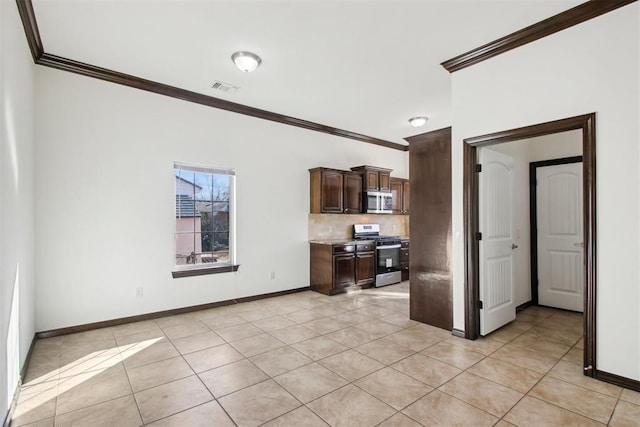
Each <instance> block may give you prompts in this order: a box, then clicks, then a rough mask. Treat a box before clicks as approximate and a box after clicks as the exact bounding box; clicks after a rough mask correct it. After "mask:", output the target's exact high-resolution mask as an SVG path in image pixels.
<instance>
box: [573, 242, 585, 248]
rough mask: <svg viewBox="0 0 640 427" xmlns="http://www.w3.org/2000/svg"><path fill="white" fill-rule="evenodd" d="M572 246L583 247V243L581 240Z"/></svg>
mask: <svg viewBox="0 0 640 427" xmlns="http://www.w3.org/2000/svg"><path fill="white" fill-rule="evenodd" d="M573 246H575V247H576V248H584V243H583V242H578V243H574V244H573Z"/></svg>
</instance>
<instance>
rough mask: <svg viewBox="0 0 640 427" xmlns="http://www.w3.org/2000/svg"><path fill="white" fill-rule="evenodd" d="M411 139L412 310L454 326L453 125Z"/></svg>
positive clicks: (431, 322)
mask: <svg viewBox="0 0 640 427" xmlns="http://www.w3.org/2000/svg"><path fill="white" fill-rule="evenodd" d="M405 139H406V140H407V141H408V142H409V182H410V183H411V189H410V191H411V197H410V199H411V216H410V219H409V233H410V238H411V256H410V259H409V272H410V278H409V280H410V287H409V295H410V312H409V315H410V318H411V319H413V320H416V321H418V322H422V323H427V324H429V325H433V326H437V327H439V328H443V329H447V330H452V328H453V301H452V299H453V296H452V282H451V128H445V129H440V130H436V131H432V132H427V133H423V134H420V135H416V136H412V137H409V138H405Z"/></svg>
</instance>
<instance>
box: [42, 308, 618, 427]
mask: <svg viewBox="0 0 640 427" xmlns="http://www.w3.org/2000/svg"><path fill="white" fill-rule="evenodd" d="M319 302H320V301H319ZM321 302H322V303H323V304H324V303H327V304H330V302H329V301H324V300H322V301H321ZM341 303H342V302H341ZM363 304H369V305H374V306H377V307H381V308H383V309H385V310H390V311H391V313H390V314H389V315H392V314H395V313H396V312H399V310H398V311H395V310H392V309H389V308H387V307H385V306H384V305H377V304H372V303H370V302H364V301H363ZM359 309H360V308H355V309H352V310H345V311H343V312H341V313H340V314H348V313H351V312H353V311H355V310H359ZM276 315H278V314H275V315H274V316H271V317H270V318H272V317H275V316H276ZM361 315H362V314H361ZM367 316H368V315H367ZM368 317H371V316H368ZM552 317H553V314H552V315H550V316H547V317H545V318H541V319H537V320H536V321H535V322H534V323H533V324H532V325H533V326H532V327H530V328H528V329H526V330H523V331H521V332H520V333H519V334H518V335H516V336H515V337H514V338H512V339H511V340H510V341H507V342H502V341H500V340H496V342H499V343H500V344H501V347H498V348H497V349H496V350H494V351H493V352H492V353H490V354H484V353H481V354H482V356H483V357H482V359H480V360H478V361H477V362H475V363H474V364H472V365H470V366H468V367H466V368H464V369H462V370H461V372H460V373H458V374H456V375H455V376H454V377H452V378H450V379H449V380H448V381H447V382H449V381H451V380H453V378H456V377H457V376H459V375H461V374H462V372H468V371H469V370H470V369H471V368H472V367H473V366H475V365H476V364H478V363H480V362H482V361H483V360H486V359H487V358H489V357H491V356H492V355H493V354H494V353H495V352H497V351H498V350H500V349H501V348H503V347H505V346H506V345H508V344H510V343H512V342H513V341H514V340H516V339H517V338H518V337H521V336H523V335H529V336H531V334H530V332H531V331H532V329H533V328H536V327H541V328H544V326H542V325H541V323H542V322H544V321H546V320H547V319H550V318H552ZM327 318H330V316H327V317H324V318H319V319H315V320H312V321H317V320H321V319H327ZM372 318H373V317H372ZM263 319H264V318H263ZM197 320H198V322H199V323H201V324H203V325H204V326H205V327H206V328H207V329H208V330H209V331H212V332H213V333H214V334H216V335H217V333H216V331H215V330H213V329H212V328H211V327H210V326H209V325H207V324H206V323H204V321H202V320H200V319H197ZM244 320H246V319H244ZM260 320H261V319H260ZM379 320H380V321H385V320H382V319H379ZM310 322H311V321H310ZM365 322H366V321H363V322H358V323H355V324H350V325H348V326H345V327H344V328H341V329H338V330H336V331H331V332H326V333H319V335H318V337H326V338H328V339H330V340H333V341H337V340H335V339H333V338H331V337H330V336H328V335H330V334H332V333H334V332H337V331H340V330H343V329H347V328H349V327H351V326H356V325H360V324H362V323H365ZM243 323H248V324H251V325H253V326H254V327H256V328H258V329H260V330H261V331H263V333H265V334H267V335H269V336H271V337H272V338H274V339H276V340H278V341H281V340H280V339H279V338H277V337H275V336H273V335H272V334H271V332H273V331H276V330H277V329H274V330H271V331H267V330H264V329H262V328H260V327H259V326H257V325H254V324H253V323H252V322H250V321H246V322H243ZM294 323H296V325H300V326H304V324H303V323H298V322H294ZM305 323H309V322H305ZM386 323H389V324H391V325H394V326H397V327H399V328H400V329H399V330H398V331H395V332H391V333H388V334H386V335H382V336H377V337H376V338H375V339H373V340H369V341H367V342H365V343H362V344H360V345H359V346H355V347H352V346H350V345H347V346H346V347H347V348H346V349H345V350H342V351H341V352H338V353H336V354H340V353H342V352H346V351H348V350H355V351H356V352H358V353H359V354H361V355H362V356H364V357H370V356H368V355H367V354H365V353H362V352H361V351H360V350H358V347H360V346H362V345H366V344H368V343H371V342H373V341H377V340H382V339H385V338H387V337H388V336H389V335H393V334H394V333H397V332H402V331H405V330H407V329H411V328H412V327H413V326H416V325H410V326H408V325H397V324H394V323H391V322H386ZM156 326H157V327H158V328H159V329H160V331H161V332H162V334H163V337H164V338H166V339H167V341H168V342H170V343H171V344H172V346H173V348H174V350H175V349H176V347H175V343H174V341H175V340H177V339H180V338H186V337H189V336H192V335H187V336H185V337H178V338H174V339H171V338H169V337H168V336H166V333H165V332H164V330H165V329H167V328H169V327H172V326H178V325H171V326H165V328H164V329H163V328H161V327H160V326H159V325H158V324H157V323H156ZM305 327H306V326H305ZM280 329H283V328H280ZM358 329H359V328H358ZM360 330H362V331H363V332H368V331H367V330H363V329H360ZM314 332H315V333H318V332H317V331H314ZM140 333H142V331H141V332H140ZM112 335H113V336H114V339H115V341H116V344H119V343H118V338H115V333H114V332H113V330H112ZM128 335H133V334H128ZM193 335H196V334H193ZM120 338H121V337H120ZM310 339H312V338H310ZM223 341H224V342H225V343H227V344H229V345H231V346H232V347H233V345H232V344H231V343H232V341H226V340H224V339H223ZM303 341H306V340H303ZM447 341H448V340H447V339H440V340H439V341H437V342H435V343H432V344H430V345H429V346H427V347H425V348H423V349H421V350H418V351H416V350H413V349H411V348H410V347H405V346H404V345H400V346H401V347H403V348H406V349H408V350H410V351H412V354H410V355H407V356H405V357H403V358H401V359H398V360H396V361H395V362H392V363H390V364H387V363H386V362H380V361H379V360H377V359H375V358H371V359H373V360H376V361H377V362H380V363H381V364H382V365H383V366H382V367H381V368H379V369H378V370H376V371H372V372H371V373H368V374H367V375H365V376H364V377H366V376H368V375H372V374H374V373H375V372H378V371H379V370H382V369H385V368H386V367H391V368H393V366H392V365H393V364H395V363H398V362H399V361H401V360H404V359H406V358H409V357H411V356H414V355H415V354H422V355H423V356H424V357H432V356H430V355H427V354H424V353H422V352H423V351H425V350H426V349H428V348H430V347H433V346H435V345H438V344H440V343H442V342H447ZM550 341H553V340H550ZM579 341H580V340H578V341H576V343H574V344H573V345H572V346H569V349H568V350H567V351H566V352H565V353H564V354H563V356H561V357H560V359H557V358H556V357H553V358H554V359H557V360H556V362H555V363H554V365H553V367H552V368H551V369H549V370H547V371H546V372H545V373H544V374H542V377H541V378H540V379H539V380H538V381H537V382H536V384H535V385H534V386H533V387H531V388H530V389H529V391H527V392H526V393H524V394H523V397H522V398H521V399H520V400H519V401H518V402H517V403H516V404H515V405H514V406H512V408H511V409H510V410H509V411H508V412H510V411H511V410H512V409H513V408H514V407H515V406H516V405H517V404H518V403H519V402H520V401H521V400H522V399H523V398H524V397H525V396H529V397H531V398H534V397H533V396H531V395H530V392H531V390H532V389H533V388H534V387H535V386H536V385H537V384H538V383H539V382H540V381H542V380H543V379H544V378H546V377H549V378H553V379H556V380H559V381H562V382H565V383H567V384H570V385H573V386H577V387H579V388H582V389H583V390H586V391H593V392H595V393H599V394H602V395H605V396H607V397H612V396H610V395H607V394H604V393H601V392H599V391H596V390H593V389H590V388H587V387H583V386H581V385H578V384H575V383H573V382H571V381H570V380H564V379H563V378H557V377H554V376H552V374H551V370H552V369H553V368H554V367H556V366H557V365H558V364H559V363H560V362H567V363H569V362H568V361H565V360H563V357H566V356H567V355H568V353H569V352H571V351H573V350H574V349H575V348H577V347H576V345H577V344H578V342H579ZM281 342H282V341H281ZM337 342H338V343H340V342H339V341H337ZM555 342H556V343H559V344H564V345H568V344H565V343H562V342H557V341H555ZM282 343H283V347H280V348H286V347H291V348H293V347H292V344H294V343H291V344H288V343H284V342H282ZM340 344H342V343H340ZM394 344H396V345H399V344H398V343H394ZM220 345H222V344H220ZM342 345H344V344H342ZM213 347H215V346H213ZM514 347H518V348H522V349H525V350H527V351H532V352H534V353H538V352H537V351H536V350H531V349H529V348H526V347H519V346H518V345H514ZM208 348H211V347H208ZM460 348H461V349H463V350H466V351H470V352H474V351H475V349H472V348H465V347H464V346H460ZM294 350H296V349H295V348H294ZM268 351H271V350H267V351H266V352H268ZM263 353H265V352H261V353H258V354H256V355H259V354H263ZM185 354H187V353H185ZM185 354H182V353H181V352H179V351H177V355H178V356H179V357H182V358H183V359H184V356H185ZM538 354H543V355H548V354H544V353H538ZM242 356H243V359H242V360H249V361H250V362H252V361H251V360H250V359H249V357H247V356H245V355H244V354H243V355H242ZM331 356H332V355H330V356H326V357H325V358H327V357H331ZM58 357H60V356H58ZM323 359H324V358H321V359H318V360H317V361H313V362H319V361H321V360H323ZM434 359H435V360H438V361H439V362H442V363H445V364H448V365H450V364H449V363H448V362H445V361H443V360H440V359H437V358H434ZM164 360H167V359H164ZM496 360H499V359H496ZM185 362H186V360H185ZM313 362H309V363H313ZM502 362H504V363H509V362H508V361H502ZM150 363H154V362H150ZM186 363H187V365H188V362H186ZM230 363H233V362H230ZM571 363H572V362H571ZM145 365H146V364H145ZM145 365H140V366H145ZM189 366H190V365H189ZM221 366H224V365H221ZM304 366H306V365H304ZM450 366H454V367H456V368H457V369H460V368H458V367H457V366H455V365H450ZM514 366H518V367H519V368H522V369H527V368H524V367H522V366H519V365H514ZM123 367H124V369H125V373H126V374H127V378H128V381H129V386H130V388H131V389H132V384H131V380H130V378H129V372H128V371H127V368H126V366H124V363H123ZM325 368H326V367H325ZM213 369H215V368H213ZM393 369H396V368H393ZM191 370H192V372H194V374H195V375H196V376H198V379H199V380H200V381H201V382H202V379H201V378H200V376H199V374H198V373H195V371H193V368H191ZM329 370H331V369H329ZM396 370H397V369H396ZM331 371H332V370H331ZM203 372H205V371H203ZM332 372H333V371H332ZM399 372H401V371H399ZM402 373H403V374H405V375H407V374H406V373H404V372H402ZM469 373H470V374H471V372H469ZM336 374H337V373H336ZM474 375H475V374H474ZM267 376H268V377H269V379H274V378H275V377H272V376H270V375H267ZM411 377H412V376H411ZM412 378H413V377H412ZM482 378H483V379H485V380H488V381H490V382H493V383H496V384H499V385H502V384H500V383H497V382H495V381H493V380H491V379H488V378H484V377H482ZM360 379H361V378H358V379H355V380H353V381H350V382H349V383H348V384H353V385H354V386H355V387H358V388H359V389H361V390H362V391H364V392H365V393H367V394H369V395H370V393H368V392H367V391H366V390H364V389H362V388H361V387H359V386H358V385H357V384H356V383H355V382H356V381H359V380H360ZM178 380H179V379H178ZM416 380H417V379H416ZM265 381H266V380H265ZM274 381H275V380H274ZM418 381H420V380H418ZM58 382H59V380H58ZM276 382H277V381H276ZM445 384H446V383H445ZM441 386H442V385H441ZM205 387H206V385H205ZM506 387H507V388H510V387H508V386H506ZM207 389H208V388H207ZM436 389H437V388H436ZM515 391H516V392H518V391H517V390H515ZM209 392H210V391H209ZM429 393H430V392H429ZM429 393H427V394H429ZM445 393H446V392H445ZM519 393H522V392H519ZM133 394H134V397H135V393H133ZM210 394H211V395H212V396H213V399H214V400H217V399H216V398H215V396H214V395H213V393H211V392H210ZM289 394H290V393H289ZM621 395H622V392H620V393H619V394H618V397H617V398H616V402H615V405H614V409H613V411H612V412H611V414H610V416H609V421H610V420H611V419H612V417H613V414H614V412H615V408H616V407H617V406H618V404H619V402H620V401H621ZM425 396H426V394H425ZM294 397H295V396H294ZM373 397H374V398H375V396H373ZM423 397H424V396H423ZM454 398H455V396H454ZM56 399H57V396H56ZM114 399H116V398H114ZM376 399H377V398H376ZM456 399H457V398H456ZM534 399H536V398H534ZM112 400H113V399H112ZM377 400H380V399H377ZM457 400H460V399H457ZM107 401H108V400H107ZM542 401H544V402H546V403H549V404H551V405H553V406H556V407H559V408H561V409H563V410H567V411H569V412H572V413H575V412H574V411H572V410H569V409H567V408H563V407H561V406H558V405H556V404H554V403H551V402H547V401H545V400H542ZM105 402H106V401H105ZM383 403H384V402H383ZM98 404H99V403H98ZM385 404H386V403H385ZM387 405H388V404H387ZM90 406H95V405H90ZM196 406H198V405H196ZM304 406H306V405H304ZM472 406H473V405H472ZM56 408H57V404H56ZM393 409H394V410H395V408H393ZM478 409H480V408H478ZM398 412H401V411H398V410H396V414H397V413H398ZM485 412H486V411H485ZM508 412H507V413H508ZM576 414H577V413H576ZM394 415H395V414H394ZM394 415H392V416H394ZM578 415H580V416H584V415H582V414H578ZM55 416H57V414H55V415H54V417H55ZM587 418H590V417H588V416H587ZM501 419H502V418H501ZM383 422H384V421H383Z"/></svg>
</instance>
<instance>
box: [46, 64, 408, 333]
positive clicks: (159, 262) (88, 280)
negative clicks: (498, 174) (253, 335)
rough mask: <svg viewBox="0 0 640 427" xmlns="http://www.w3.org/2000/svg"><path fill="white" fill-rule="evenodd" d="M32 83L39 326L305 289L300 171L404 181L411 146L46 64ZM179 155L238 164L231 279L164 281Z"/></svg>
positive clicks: (304, 180) (305, 190)
mask: <svg viewBox="0 0 640 427" xmlns="http://www.w3.org/2000/svg"><path fill="white" fill-rule="evenodd" d="M36 89H37V91H36V92H37V101H38V103H37V109H36V125H37V126H36V128H37V132H36V167H37V174H36V183H37V190H36V199H37V208H38V209H37V214H36V226H37V233H38V234H37V242H38V245H37V256H38V264H37V270H36V281H37V286H38V298H37V302H36V308H37V313H38V316H37V330H40V331H42V330H48V329H53V328H60V327H65V326H71V325H78V324H84V323H89V322H96V321H100V320H106V319H114V318H120V317H125V316H131V315H136V314H142V313H148V312H155V311H159V310H167V309H172V308H177V307H185V306H191V305H196V304H203V303H208V302H215V301H221V300H229V299H233V298H237V297H244V296H249V295H256V294H264V293H268V292H275V291H280V290H285V289H292V288H299V287H303V286H308V285H309V245H308V237H307V235H308V226H307V221H308V214H309V172H308V169H309V168H312V167H316V166H326V167H334V168H341V169H348V168H349V167H351V166H358V165H363V164H369V165H377V166H382V167H386V168H391V169H393V170H394V172H393V174H394V175H396V176H408V170H407V169H408V155H407V152H401V151H397V150H391V149H388V148H382V147H377V146H373V145H371V144H365V143H362V142H358V141H353V140H349V139H344V138H338V137H334V136H330V135H325V134H321V133H317V132H311V131H308V130H304V129H300V128H295V127H291V126H286V125H283V124H279V123H273V122H269V121H265V120H260V119H255V118H250V117H246V116H242V115H238V114H234V113H229V112H226V111H221V110H216V109H212V108H208V107H203V106H200V105H196V104H192V103H187V102H184V101H179V100H176V99H171V98H167V97H163V96H160V95H156V94H152V93H147V92H143V91H139V90H135V89H131V88H127V87H122V86H118V85H114V84H111V83H105V82H102V81H98V80H94V79H90V78H86V77H81V76H77V75H74V74H70V73H65V72H60V71H57V70H53V69H48V68H38V69H37V72H36ZM175 160H177V161H182V162H190V163H198V164H205V165H212V166H221V167H234V168H236V172H237V181H236V184H237V255H238V257H237V261H238V262H239V264H240V269H239V271H238V272H237V273H235V274H234V273H225V274H216V275H208V276H198V277H190V278H182V279H172V277H171V271H172V267H173V262H174V254H173V246H174V244H173V230H174V219H175V218H174V200H175V198H174V194H173V191H174V190H173V179H174V178H173V170H172V167H173V161H175ZM270 271H275V272H276V279H275V280H269V277H268V276H269V272H270ZM138 286H142V287H143V288H144V292H143V293H144V296H143V297H142V298H136V291H135V289H136V287H138Z"/></svg>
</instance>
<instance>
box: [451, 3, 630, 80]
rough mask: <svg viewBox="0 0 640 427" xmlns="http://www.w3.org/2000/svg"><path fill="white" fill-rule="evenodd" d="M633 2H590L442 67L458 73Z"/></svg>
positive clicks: (477, 49) (474, 50) (500, 39)
mask: <svg viewBox="0 0 640 427" xmlns="http://www.w3.org/2000/svg"><path fill="white" fill-rule="evenodd" d="M636 1H637V0H590V1H588V2H586V3H583V4H581V5H578V6H576V7H574V8H572V9H569V10H567V11H564V12H562V13H559V14H557V15H554V16H552V17H550V18H548V19H545V20H543V21H540V22H537V23H535V24H533V25H530V26H528V27H526V28H523V29H521V30H518V31H516V32H515V33H511V34H509V35H507V36H504V37H502V38H499V39H497V40H494V41H492V42H490V43H487V44H485V45H483V46H480V47H478V48H476V49H473V50H470V51H469V52H466V53H463V54H462V55H458V56H456V57H455V58H452V59H449V60H447V61H444V62H443V63H441V64H440V65H442V66H443V67H444V68H445V69H446V70H447V71H449V72H450V73H453V72H454V71H458V70H462V69H463V68H466V67H469V66H471V65H474V64H477V63H479V62H482V61H486V60H487V59H489V58H493V57H494V56H497V55H501V54H503V53H505V52H508V51H510V50H512V49H515V48H517V47H520V46H522V45H525V44H527V43H531V42H533V41H536V40H539V39H541V38H543V37H546V36H548V35H551V34H554V33H557V32H558V31H562V30H565V29H567V28H570V27H572V26H574V25H577V24H580V23H582V22H585V21H588V20H590V19H593V18H596V17H598V16H600V15H604V14H605V13H608V12H611V11H612V10H615V9H618V8H620V7H623V6H626V5H628V4H631V3H634V2H636Z"/></svg>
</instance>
